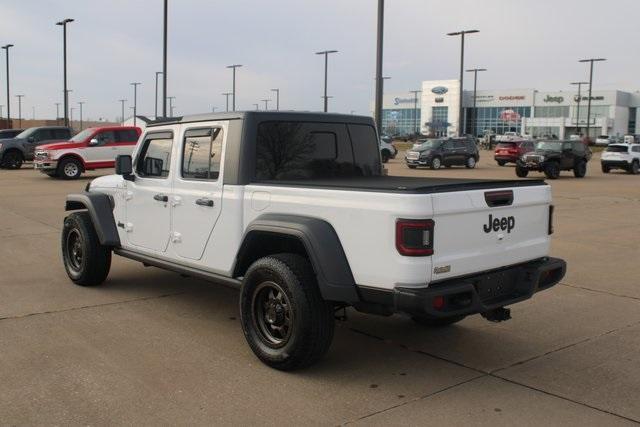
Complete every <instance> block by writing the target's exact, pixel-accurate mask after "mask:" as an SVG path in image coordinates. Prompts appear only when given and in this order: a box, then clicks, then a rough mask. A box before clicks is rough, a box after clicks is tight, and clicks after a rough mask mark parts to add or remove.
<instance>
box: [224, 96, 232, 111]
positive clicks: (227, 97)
mask: <svg viewBox="0 0 640 427" xmlns="http://www.w3.org/2000/svg"><path fill="white" fill-rule="evenodd" d="M223 95H224V97H225V98H226V102H227V104H226V105H227V113H228V112H229V95H232V93H231V92H225V93H223Z"/></svg>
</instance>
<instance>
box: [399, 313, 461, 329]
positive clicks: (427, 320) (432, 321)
mask: <svg viewBox="0 0 640 427" xmlns="http://www.w3.org/2000/svg"><path fill="white" fill-rule="evenodd" d="M465 317H467V316H465V315H460V316H451V317H443V318H435V317H428V316H412V317H411V319H412V320H413V321H414V322H416V323H418V324H420V325H423V326H429V327H434V328H439V327H443V326H449V325H453V324H454V323H458V322H459V321H461V320H462V319H464V318H465Z"/></svg>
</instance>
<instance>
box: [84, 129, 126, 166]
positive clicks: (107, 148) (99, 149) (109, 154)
mask: <svg viewBox="0 0 640 427" xmlns="http://www.w3.org/2000/svg"><path fill="white" fill-rule="evenodd" d="M93 140H97V143H96V142H94V143H93V144H95V145H89V146H88V147H87V149H86V150H85V153H83V154H84V160H85V162H86V164H87V168H89V169H91V168H104V167H109V166H113V162H114V161H115V158H116V156H117V155H118V154H119V153H118V147H117V146H116V143H115V133H114V131H112V130H103V131H100V132H98V133H96V134H95V135H93V136H92V137H91V141H93ZM89 144H91V142H89Z"/></svg>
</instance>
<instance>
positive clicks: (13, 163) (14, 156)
mask: <svg viewBox="0 0 640 427" xmlns="http://www.w3.org/2000/svg"><path fill="white" fill-rule="evenodd" d="M22 163H24V157H22V153H21V152H19V151H17V150H11V151H7V152H6V153H4V156H3V157H2V167H3V168H7V169H20V168H21V167H22Z"/></svg>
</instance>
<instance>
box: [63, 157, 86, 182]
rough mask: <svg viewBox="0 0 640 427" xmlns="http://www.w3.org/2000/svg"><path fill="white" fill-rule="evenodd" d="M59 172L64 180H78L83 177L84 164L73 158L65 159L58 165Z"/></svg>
mask: <svg viewBox="0 0 640 427" xmlns="http://www.w3.org/2000/svg"><path fill="white" fill-rule="evenodd" d="M57 172H58V176H59V177H60V178H62V179H66V180H71V179H78V178H80V175H82V163H80V161H79V160H77V159H74V158H73V157H67V158H63V159H62V161H60V164H59V165H58V170H57Z"/></svg>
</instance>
